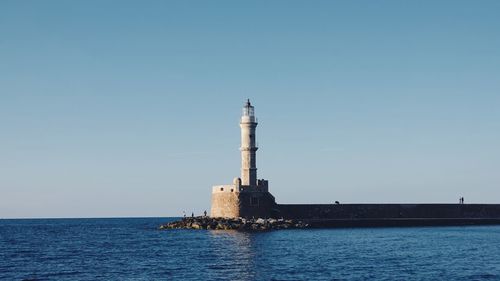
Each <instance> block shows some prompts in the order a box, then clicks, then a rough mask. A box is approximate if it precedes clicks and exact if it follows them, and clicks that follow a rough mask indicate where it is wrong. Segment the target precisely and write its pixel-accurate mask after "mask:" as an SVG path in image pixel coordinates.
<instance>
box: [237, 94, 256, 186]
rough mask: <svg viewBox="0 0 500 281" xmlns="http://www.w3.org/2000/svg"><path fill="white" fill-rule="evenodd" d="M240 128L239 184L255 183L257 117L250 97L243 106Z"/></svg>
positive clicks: (250, 184)
mask: <svg viewBox="0 0 500 281" xmlns="http://www.w3.org/2000/svg"><path fill="white" fill-rule="evenodd" d="M240 128H241V147H240V150H241V184H242V185H249V186H252V185H257V161H256V155H257V153H256V152H257V149H258V148H257V146H256V141H255V129H256V128H257V119H256V118H255V110H254V107H253V106H252V104H251V103H250V99H248V100H247V102H246V103H245V106H244V107H243V114H242V115H241V121H240Z"/></svg>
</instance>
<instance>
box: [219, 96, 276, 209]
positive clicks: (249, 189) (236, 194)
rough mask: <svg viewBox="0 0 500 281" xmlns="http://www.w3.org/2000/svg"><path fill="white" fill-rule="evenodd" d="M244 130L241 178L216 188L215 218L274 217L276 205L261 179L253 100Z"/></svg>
mask: <svg viewBox="0 0 500 281" xmlns="http://www.w3.org/2000/svg"><path fill="white" fill-rule="evenodd" d="M240 128H241V147H240V151H241V177H240V178H235V179H234V180H233V184H230V185H216V186H213V187H212V207H211V211H210V216H212V217H226V218H228V217H229V218H234V217H270V216H271V215H272V211H273V209H274V208H275V206H276V203H275V199H274V197H273V196H272V195H271V193H269V190H268V181H267V180H262V179H257V161H256V156H257V155H256V154H257V149H258V148H257V144H256V140H255V130H256V128H257V118H255V110H254V107H253V106H252V104H251V103H250V100H247V101H246V103H245V105H244V106H243V114H242V115H241V119H240Z"/></svg>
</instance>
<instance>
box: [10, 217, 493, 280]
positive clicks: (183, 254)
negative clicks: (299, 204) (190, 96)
mask: <svg viewBox="0 0 500 281" xmlns="http://www.w3.org/2000/svg"><path fill="white" fill-rule="evenodd" d="M175 219H176V218H109V219H107V218H106V219H102V218H99V219H14V220H7V219H3V220H0V280H196V281H200V280H500V226H463V227H401V228H398V227H393V228H340V229H295V230H277V231H266V232H237V231H221V230H218V231H215V230H159V229H158V226H159V225H160V224H162V223H166V222H169V221H172V220H175Z"/></svg>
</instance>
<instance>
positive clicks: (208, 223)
mask: <svg viewBox="0 0 500 281" xmlns="http://www.w3.org/2000/svg"><path fill="white" fill-rule="evenodd" d="M306 227H309V225H308V224H305V223H303V222H302V221H296V220H283V219H273V218H270V219H263V218H257V219H245V218H231V219H227V218H210V217H194V218H191V217H190V218H183V219H182V220H180V221H174V222H170V223H167V224H163V225H160V227H159V229H162V230H164V229H208V230H240V231H266V230H277V229H289V228H306Z"/></svg>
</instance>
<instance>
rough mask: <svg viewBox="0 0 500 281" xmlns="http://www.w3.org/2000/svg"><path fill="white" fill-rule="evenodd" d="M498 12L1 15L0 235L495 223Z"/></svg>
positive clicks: (229, 7) (278, 5)
mask: <svg viewBox="0 0 500 281" xmlns="http://www.w3.org/2000/svg"><path fill="white" fill-rule="evenodd" d="M499 14H500V1H494V0H491V1H487V0H484V1H456V0H453V1H434V0H433V1H411V2H410V1H398V0H394V1H368V0H367V1H246V2H244V1H118V0H117V1H97V0H95V1H64V0H60V1H52V0H46V1H14V0H3V1H0V120H1V121H0V218H1V217H3V218H10V217H108V216H178V215H181V214H182V211H186V212H188V213H190V212H191V211H195V212H196V213H201V212H202V211H203V210H205V209H207V210H208V209H209V205H210V190H211V185H214V184H226V183H230V182H231V181H232V179H233V177H235V176H239V165H240V160H239V150H238V147H239V126H238V118H239V116H240V112H241V107H242V105H243V102H244V100H245V99H246V98H247V97H249V98H250V99H251V100H252V101H253V103H254V105H255V107H256V114H257V116H258V118H259V121H260V124H259V126H258V128H257V129H258V130H257V138H258V142H259V144H260V149H259V151H258V158H257V166H258V168H259V177H260V178H266V179H268V180H269V181H270V189H271V191H272V193H273V194H274V195H275V197H276V198H277V200H278V202H280V203H331V202H333V201H335V200H339V201H341V202H345V203H348V202H353V203H354V202H356V203H365V202H445V203H448V202H449V203H455V202H458V198H459V197H460V196H464V197H465V199H466V202H484V203H500V169H499V168H500V148H499V145H500V17H499Z"/></svg>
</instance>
